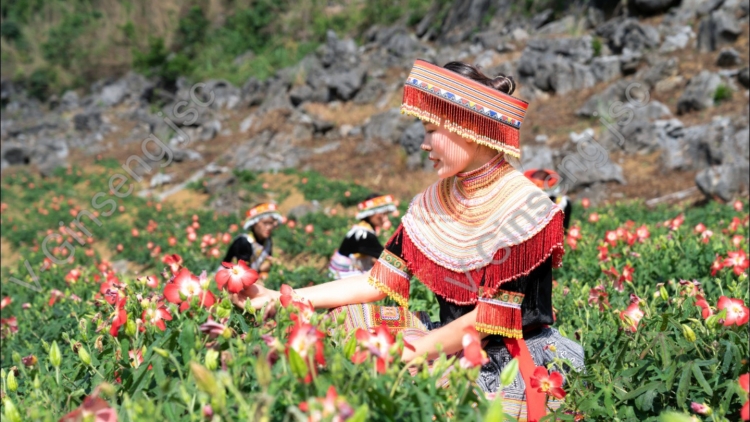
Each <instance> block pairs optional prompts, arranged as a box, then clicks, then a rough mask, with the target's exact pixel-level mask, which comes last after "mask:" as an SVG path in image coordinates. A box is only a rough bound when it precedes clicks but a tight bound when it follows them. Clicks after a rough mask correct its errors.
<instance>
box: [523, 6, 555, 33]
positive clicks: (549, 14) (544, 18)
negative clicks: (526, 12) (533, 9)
mask: <svg viewBox="0 0 750 422" xmlns="http://www.w3.org/2000/svg"><path fill="white" fill-rule="evenodd" d="M554 16H555V12H554V11H553V10H552V9H544V10H543V11H541V12H539V13H537V14H536V15H534V16H532V18H531V21H530V22H529V25H530V26H531V28H532V29H539V28H541V27H543V26H544V25H547V24H548V23H550V22H552V19H553V18H554Z"/></svg>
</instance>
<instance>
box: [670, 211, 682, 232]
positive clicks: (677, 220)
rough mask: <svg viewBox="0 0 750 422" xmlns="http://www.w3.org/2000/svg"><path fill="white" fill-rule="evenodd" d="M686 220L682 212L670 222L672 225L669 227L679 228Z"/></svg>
mask: <svg viewBox="0 0 750 422" xmlns="http://www.w3.org/2000/svg"><path fill="white" fill-rule="evenodd" d="M684 222H685V214H680V215H678V216H677V217H675V218H674V219H673V220H671V222H670V224H669V226H670V227H669V228H670V229H672V230H677V229H679V228H680V226H681V225H682V223H684Z"/></svg>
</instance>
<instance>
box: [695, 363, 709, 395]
mask: <svg viewBox="0 0 750 422" xmlns="http://www.w3.org/2000/svg"><path fill="white" fill-rule="evenodd" d="M693 375H694V376H695V379H696V381H698V384H700V385H701V387H703V391H705V392H706V394H708V395H709V396H712V395H713V394H714V390H713V389H711V386H710V385H708V381H706V378H704V377H703V371H701V368H700V367H699V366H698V364H697V363H694V364H693Z"/></svg>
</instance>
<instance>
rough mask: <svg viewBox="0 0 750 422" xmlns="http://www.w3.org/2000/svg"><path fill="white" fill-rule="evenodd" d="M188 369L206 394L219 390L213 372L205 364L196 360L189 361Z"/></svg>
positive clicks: (212, 393)
mask: <svg viewBox="0 0 750 422" xmlns="http://www.w3.org/2000/svg"><path fill="white" fill-rule="evenodd" d="M190 371H191V372H192V373H193V376H194V377H195V384H196V385H197V386H198V388H200V389H201V391H203V392H204V393H207V394H208V395H214V394H216V393H217V391H218V390H219V385H218V384H217V383H216V378H214V374H212V373H211V371H209V370H208V369H206V367H205V366H203V365H201V364H200V363H198V362H190Z"/></svg>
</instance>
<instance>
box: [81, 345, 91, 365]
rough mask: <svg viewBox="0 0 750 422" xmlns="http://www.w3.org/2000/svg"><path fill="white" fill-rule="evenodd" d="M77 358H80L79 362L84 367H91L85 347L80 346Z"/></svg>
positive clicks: (89, 357)
mask: <svg viewBox="0 0 750 422" xmlns="http://www.w3.org/2000/svg"><path fill="white" fill-rule="evenodd" d="M78 357H79V358H81V362H83V363H84V364H85V365H91V356H90V355H89V352H87V351H86V348H85V347H83V346H81V347H79V348H78Z"/></svg>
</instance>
